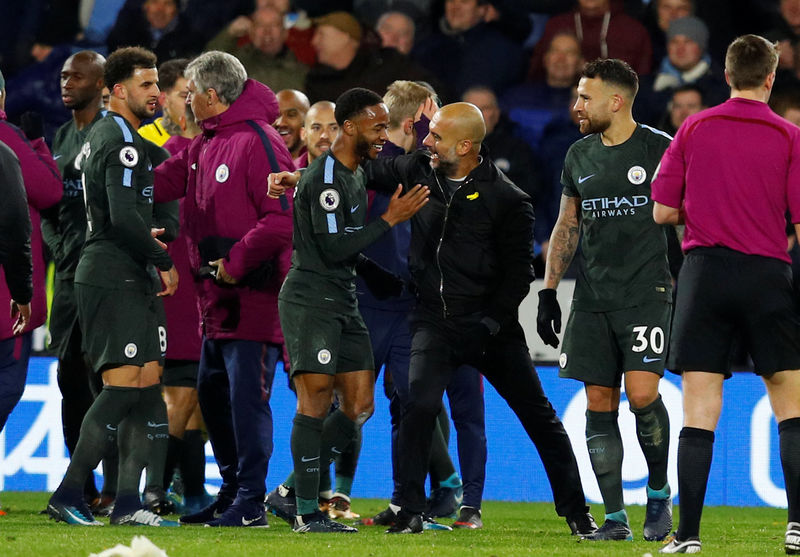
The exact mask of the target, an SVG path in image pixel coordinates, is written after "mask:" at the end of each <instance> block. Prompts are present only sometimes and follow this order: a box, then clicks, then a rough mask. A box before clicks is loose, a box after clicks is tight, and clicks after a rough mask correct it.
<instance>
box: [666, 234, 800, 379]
mask: <svg viewBox="0 0 800 557" xmlns="http://www.w3.org/2000/svg"><path fill="white" fill-rule="evenodd" d="M738 337H740V338H741V339H742V342H743V343H744V348H745V349H746V350H747V351H748V353H749V354H750V357H751V358H752V359H753V363H754V364H755V371H756V373H757V374H759V375H770V374H772V373H775V372H777V371H783V370H787V369H800V317H799V316H798V315H797V314H796V312H795V309H794V300H793V291H792V272H791V268H790V266H789V264H788V263H785V262H783V261H780V260H778V259H774V258H771V257H763V256H759V255H747V254H744V253H741V252H738V251H735V250H731V249H728V248H723V247H714V248H695V249H693V250H692V251H690V252H689V253H688V254H687V255H686V259H685V261H684V263H683V267H682V268H681V272H680V275H679V277H678V289H677V299H676V301H675V314H674V318H673V323H672V339H671V342H670V350H669V359H668V362H667V367H668V368H669V369H670V370H672V371H674V372H676V373H680V372H682V371H708V372H718V373H724V374H725V376H726V377H730V374H731V373H730V360H731V356H732V347H733V341H734V339H736V338H738Z"/></svg>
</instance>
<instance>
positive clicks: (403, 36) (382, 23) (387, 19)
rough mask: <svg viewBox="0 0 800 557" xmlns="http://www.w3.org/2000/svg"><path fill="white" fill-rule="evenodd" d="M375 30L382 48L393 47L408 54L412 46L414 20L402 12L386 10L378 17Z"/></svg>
mask: <svg viewBox="0 0 800 557" xmlns="http://www.w3.org/2000/svg"><path fill="white" fill-rule="evenodd" d="M375 31H377V32H378V35H379V36H380V38H381V46H382V47H383V48H394V49H395V50H397V51H398V52H400V53H401V54H405V55H406V56H408V55H409V54H411V49H412V48H413V47H414V33H415V26H414V20H413V19H411V17H409V16H407V15H406V14H404V13H403V12H386V13H384V14H383V15H381V17H380V18H378V22H377V23H376V24H375Z"/></svg>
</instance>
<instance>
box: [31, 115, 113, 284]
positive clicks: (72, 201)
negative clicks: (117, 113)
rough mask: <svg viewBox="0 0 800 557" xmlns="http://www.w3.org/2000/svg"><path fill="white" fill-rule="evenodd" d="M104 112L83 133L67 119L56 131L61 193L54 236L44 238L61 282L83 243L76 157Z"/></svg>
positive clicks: (80, 184)
mask: <svg viewBox="0 0 800 557" xmlns="http://www.w3.org/2000/svg"><path fill="white" fill-rule="evenodd" d="M105 113H106V111H105V110H101V111H98V113H97V115H96V116H95V118H94V120H92V122H91V123H90V124H89V125H88V126H86V127H85V128H83V129H82V130H79V129H78V128H77V127H76V126H75V121H74V120H70V121H69V122H67V123H66V124H64V125H63V126H61V127H60V128H59V129H58V131H57V132H56V136H55V138H54V139H53V158H54V159H55V161H56V164H57V165H58V170H59V171H61V178H62V181H63V183H64V193H63V195H62V197H61V203H60V204H59V206H58V214H57V217H56V218H57V222H55V223H53V228H54V229H55V230H53V232H54V234H53V237H52V238H51V237H48V235H47V233H46V232H45V239H46V240H47V242H48V245H50V248H51V250H52V251H53V258H54V260H55V264H56V272H57V273H58V278H60V279H71V278H73V277H74V276H75V267H77V266H78V257H79V256H80V253H81V248H82V247H83V242H84V241H85V240H86V205H85V204H84V202H83V182H82V181H81V171H80V169H79V168H78V167H77V165H76V162H79V161H77V158H78V155H79V154H80V152H81V148H82V147H83V144H84V143H85V142H86V136H87V135H88V133H89V130H91V129H92V126H94V124H95V123H96V122H98V121H99V120H100V119H101V118H102V117H103V115H104V114H105Z"/></svg>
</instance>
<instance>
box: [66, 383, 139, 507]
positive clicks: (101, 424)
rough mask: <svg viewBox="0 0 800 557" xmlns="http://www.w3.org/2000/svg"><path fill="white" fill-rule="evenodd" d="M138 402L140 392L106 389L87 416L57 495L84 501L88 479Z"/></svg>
mask: <svg viewBox="0 0 800 557" xmlns="http://www.w3.org/2000/svg"><path fill="white" fill-rule="evenodd" d="M138 400H139V389H130V388H126V387H111V386H107V387H105V388H103V391H102V392H101V393H100V395H99V396H98V397H97V398H96V399H95V401H94V403H93V404H92V407H91V408H89V411H88V412H87V413H86V416H85V417H84V419H83V424H82V425H81V434H80V438H79V440H78V444H77V445H76V447H75V452H74V453H73V454H72V459H71V460H70V463H69V467H67V472H66V474H65V475H64V480H63V481H62V482H61V486H59V489H58V492H60V493H62V494H65V495H67V498H69V499H72V498H75V496H76V495H77V497H78V498H79V497H81V494H82V493H83V486H84V484H85V482H86V477H87V476H88V475H89V474H91V473H92V470H94V469H95V468H96V467H97V464H98V463H99V462H100V459H101V458H102V457H103V452H104V448H105V444H106V443H107V438H108V437H109V435H113V432H114V431H115V430H117V428H118V426H119V424H120V422H122V421H124V419H125V417H126V415H128V414H129V413H130V411H131V409H132V408H133V407H134V406H135V404H136V403H137V402H138Z"/></svg>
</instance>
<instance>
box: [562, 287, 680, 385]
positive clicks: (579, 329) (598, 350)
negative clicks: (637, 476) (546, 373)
mask: <svg viewBox="0 0 800 557" xmlns="http://www.w3.org/2000/svg"><path fill="white" fill-rule="evenodd" d="M671 314H672V305H671V304H669V303H666V302H651V303H647V304H642V305H639V306H635V307H631V308H625V309H620V310H616V311H608V312H589V311H580V310H573V311H572V312H571V313H570V316H569V320H568V321H567V328H566V330H565V332H564V346H563V349H562V352H561V356H560V358H559V361H558V364H559V368H560V369H559V373H558V374H559V376H560V377H568V378H571V379H577V380H578V381H583V382H584V383H588V384H591V385H602V386H605V387H619V386H620V383H621V380H622V374H623V373H624V372H626V371H651V372H653V373H656V374H658V375H660V376H663V375H664V367H665V365H666V359H667V347H668V346H669V329H670V318H671Z"/></svg>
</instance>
